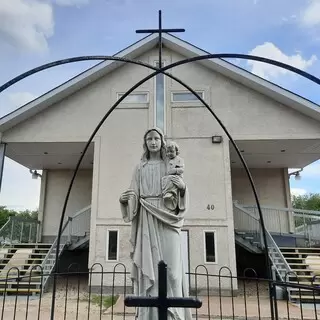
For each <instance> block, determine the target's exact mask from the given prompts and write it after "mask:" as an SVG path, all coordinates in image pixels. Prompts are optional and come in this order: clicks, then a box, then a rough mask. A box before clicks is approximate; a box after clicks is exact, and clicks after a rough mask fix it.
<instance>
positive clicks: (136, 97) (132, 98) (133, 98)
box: [118, 92, 149, 103]
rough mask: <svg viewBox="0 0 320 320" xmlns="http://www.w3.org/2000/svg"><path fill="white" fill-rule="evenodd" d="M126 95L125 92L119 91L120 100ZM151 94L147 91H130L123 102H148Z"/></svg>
mask: <svg viewBox="0 0 320 320" xmlns="http://www.w3.org/2000/svg"><path fill="white" fill-rule="evenodd" d="M123 95H124V93H118V100H119V99H120V98H121V97H122V96H123ZM148 102H149V94H148V93H147V92H133V93H130V94H129V95H128V96H127V97H126V98H125V99H124V100H123V101H122V103H148Z"/></svg>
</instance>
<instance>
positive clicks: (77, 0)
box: [55, 0, 90, 7]
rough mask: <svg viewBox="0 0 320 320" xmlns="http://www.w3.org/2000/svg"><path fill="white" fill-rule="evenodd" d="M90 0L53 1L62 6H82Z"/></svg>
mask: <svg viewBox="0 0 320 320" xmlns="http://www.w3.org/2000/svg"><path fill="white" fill-rule="evenodd" d="M89 2H90V0H55V3H56V4H57V5H59V6H63V7H71V6H77V7H78V6H82V5H86V4H88V3H89Z"/></svg>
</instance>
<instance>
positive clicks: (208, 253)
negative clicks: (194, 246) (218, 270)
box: [204, 231, 216, 263]
mask: <svg viewBox="0 0 320 320" xmlns="http://www.w3.org/2000/svg"><path fill="white" fill-rule="evenodd" d="M204 241H205V248H204V250H205V262H209V263H212V262H216V239H215V232H214V231H205V232H204Z"/></svg>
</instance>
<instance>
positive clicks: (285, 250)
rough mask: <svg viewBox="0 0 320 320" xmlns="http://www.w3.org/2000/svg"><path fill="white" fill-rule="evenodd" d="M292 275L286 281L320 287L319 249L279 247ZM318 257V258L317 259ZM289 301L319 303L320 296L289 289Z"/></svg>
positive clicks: (308, 291)
mask: <svg viewBox="0 0 320 320" xmlns="http://www.w3.org/2000/svg"><path fill="white" fill-rule="evenodd" d="M280 250H281V252H282V254H283V256H284V257H285V259H286V261H287V263H288V265H289V266H290V268H291V270H292V273H290V274H288V275H287V281H289V282H292V283H295V284H303V285H308V286H320V248H305V247H303V248H295V247H281V248H280ZM307 257H309V258H308V259H306V258H307ZM317 257H319V258H317ZM290 299H291V300H292V301H293V302H300V301H301V302H302V303H314V302H316V303H320V294H319V293H318V292H313V291H312V290H304V289H301V290H300V292H299V290H297V289H292V288H290Z"/></svg>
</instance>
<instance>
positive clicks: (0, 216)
mask: <svg viewBox="0 0 320 320" xmlns="http://www.w3.org/2000/svg"><path fill="white" fill-rule="evenodd" d="M16 214H17V212H16V211H14V210H9V209H7V208H6V207H5V206H0V228H1V227H2V226H3V225H4V224H5V223H6V222H7V221H8V220H9V217H10V216H15V215H16Z"/></svg>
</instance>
